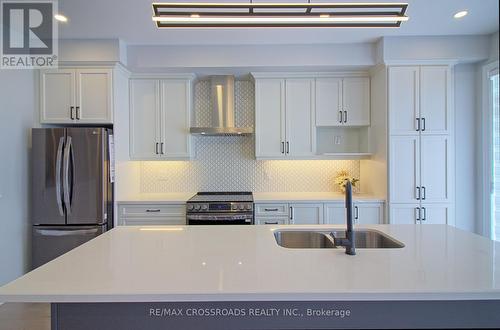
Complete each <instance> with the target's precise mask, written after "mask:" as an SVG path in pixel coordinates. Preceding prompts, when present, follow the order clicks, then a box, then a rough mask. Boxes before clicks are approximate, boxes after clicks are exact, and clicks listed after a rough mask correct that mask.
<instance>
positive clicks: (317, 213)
mask: <svg viewBox="0 0 500 330" xmlns="http://www.w3.org/2000/svg"><path fill="white" fill-rule="evenodd" d="M289 212H290V224H292V225H319V224H322V223H323V204H309V203H299V204H297V203H295V204H289Z"/></svg>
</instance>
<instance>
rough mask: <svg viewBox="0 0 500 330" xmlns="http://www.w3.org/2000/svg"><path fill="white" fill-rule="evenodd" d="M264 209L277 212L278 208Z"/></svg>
mask: <svg viewBox="0 0 500 330" xmlns="http://www.w3.org/2000/svg"><path fill="white" fill-rule="evenodd" d="M264 211H267V212H277V211H278V208H275V209H264Z"/></svg>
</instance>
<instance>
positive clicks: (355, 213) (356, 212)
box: [354, 206, 359, 220]
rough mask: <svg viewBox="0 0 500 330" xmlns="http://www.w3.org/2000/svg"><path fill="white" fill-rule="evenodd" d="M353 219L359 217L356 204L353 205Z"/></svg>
mask: <svg viewBox="0 0 500 330" xmlns="http://www.w3.org/2000/svg"><path fill="white" fill-rule="evenodd" d="M354 219H356V220H358V219H359V209H358V207H357V206H354Z"/></svg>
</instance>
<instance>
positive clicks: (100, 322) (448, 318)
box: [51, 300, 500, 330]
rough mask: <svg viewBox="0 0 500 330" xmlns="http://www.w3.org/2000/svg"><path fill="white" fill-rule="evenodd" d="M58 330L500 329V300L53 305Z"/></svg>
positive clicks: (53, 325) (54, 328)
mask: <svg viewBox="0 0 500 330" xmlns="http://www.w3.org/2000/svg"><path fill="white" fill-rule="evenodd" d="M51 312H52V330H63V329H72V330H80V329H81V330H84V329H85V330H86V329H94V330H99V329H106V330H115V329H116V330H118V329H119V330H127V329H150V330H155V329H176V330H199V329H204V330H205V329H206V330H212V329H213V330H224V329H228V330H229V329H231V330H237V329H256V330H257V329H259V330H260V329H266V330H267V329H346V328H355V329H374V328H375V329H391V328H393V329H394V328H396V329H415V328H427V329H436V328H498V327H500V300H439V301H438V300H432V301H425V300H417V301H300V302H290V301H276V302H273V301H233V302H231V301H230V302H221V301H218V302H165V303H161V302H152V303H146V302H143V303H140V302H131V303H126V302H121V303H53V304H52V311H51Z"/></svg>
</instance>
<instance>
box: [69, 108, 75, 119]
mask: <svg viewBox="0 0 500 330" xmlns="http://www.w3.org/2000/svg"><path fill="white" fill-rule="evenodd" d="M74 110H75V107H73V106H71V107H69V118H71V120H74V119H75V116H74V115H73V111H74Z"/></svg>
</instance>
